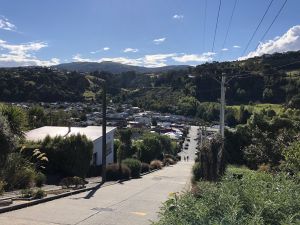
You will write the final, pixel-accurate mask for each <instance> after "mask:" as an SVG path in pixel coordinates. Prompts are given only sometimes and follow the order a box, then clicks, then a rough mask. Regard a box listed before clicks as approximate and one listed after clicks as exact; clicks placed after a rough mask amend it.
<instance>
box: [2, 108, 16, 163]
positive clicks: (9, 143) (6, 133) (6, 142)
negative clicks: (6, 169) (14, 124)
mask: <svg viewBox="0 0 300 225" xmlns="http://www.w3.org/2000/svg"><path fill="white" fill-rule="evenodd" d="M0 146H1V148H0V169H2V166H3V165H4V163H5V161H6V159H7V157H8V154H9V153H10V152H11V151H12V150H13V149H14V148H16V146H17V140H16V138H15V137H14V134H13V132H12V131H11V129H10V127H9V124H8V121H7V119H6V118H5V117H4V116H3V115H2V114H1V112H0Z"/></svg>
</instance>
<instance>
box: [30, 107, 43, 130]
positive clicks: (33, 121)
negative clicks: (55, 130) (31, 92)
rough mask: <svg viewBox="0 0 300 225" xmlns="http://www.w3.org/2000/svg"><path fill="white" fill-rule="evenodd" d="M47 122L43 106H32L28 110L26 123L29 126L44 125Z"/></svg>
mask: <svg viewBox="0 0 300 225" xmlns="http://www.w3.org/2000/svg"><path fill="white" fill-rule="evenodd" d="M46 122H47V118H46V114H45V111H44V108H42V107H40V106H33V107H31V108H30V109H29V110H28V123H29V127H30V128H37V127H42V126H45V125H46Z"/></svg>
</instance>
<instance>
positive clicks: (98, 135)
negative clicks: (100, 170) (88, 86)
mask: <svg viewBox="0 0 300 225" xmlns="http://www.w3.org/2000/svg"><path fill="white" fill-rule="evenodd" d="M115 131H116V128H115V127H106V163H107V164H110V163H113V162H114V133H115ZM76 134H81V135H85V136H86V137H87V138H88V139H89V140H91V141H92V142H93V145H94V149H93V159H92V161H91V164H93V165H97V166H98V165H101V164H102V126H88V127H55V126H45V127H40V128H37V129H34V130H31V131H28V132H26V133H25V137H26V139H27V140H28V141H36V142H37V141H42V140H44V138H45V137H46V136H48V135H49V136H50V137H51V138H54V137H56V136H62V137H67V136H70V135H76Z"/></svg>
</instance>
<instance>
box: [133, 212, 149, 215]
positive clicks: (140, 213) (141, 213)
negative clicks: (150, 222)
mask: <svg viewBox="0 0 300 225" xmlns="http://www.w3.org/2000/svg"><path fill="white" fill-rule="evenodd" d="M130 213H131V214H134V215H137V216H146V215H147V213H144V212H130Z"/></svg>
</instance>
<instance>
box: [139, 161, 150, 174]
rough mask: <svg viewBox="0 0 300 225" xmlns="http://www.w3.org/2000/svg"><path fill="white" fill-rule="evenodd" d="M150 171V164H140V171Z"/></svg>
mask: <svg viewBox="0 0 300 225" xmlns="http://www.w3.org/2000/svg"><path fill="white" fill-rule="evenodd" d="M149 171H150V165H149V164H148V163H142V164H141V173H148V172H149Z"/></svg>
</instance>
